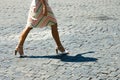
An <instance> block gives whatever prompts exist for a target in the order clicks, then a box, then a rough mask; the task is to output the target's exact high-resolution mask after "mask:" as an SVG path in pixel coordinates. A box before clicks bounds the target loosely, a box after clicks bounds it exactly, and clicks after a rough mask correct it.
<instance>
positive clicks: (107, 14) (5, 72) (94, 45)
mask: <svg viewBox="0 0 120 80" xmlns="http://www.w3.org/2000/svg"><path fill="white" fill-rule="evenodd" d="M30 3H31V0H17V1H16V0H0V4H1V5H0V30H1V31H0V80H120V0H49V3H50V5H51V7H52V8H53V11H54V13H55V15H56V18H57V19H58V25H59V32H60V37H61V41H62V43H63V45H64V46H65V47H66V48H67V49H68V50H69V51H70V52H71V54H69V55H68V56H67V55H64V56H57V55H56V53H55V50H54V47H55V43H54V41H53V39H52V36H51V32H50V29H46V28H43V29H38V28H37V29H33V30H32V31H31V32H30V34H29V35H28V37H27V40H26V42H25V46H24V51H25V54H27V55H28V56H29V57H28V58H22V59H20V58H18V56H14V54H13V53H14V49H15V46H16V45H17V41H18V38H19V34H20V32H21V31H22V29H23V28H24V26H25V24H26V19H27V13H28V10H29V6H30Z"/></svg>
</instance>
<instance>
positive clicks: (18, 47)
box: [15, 27, 32, 55]
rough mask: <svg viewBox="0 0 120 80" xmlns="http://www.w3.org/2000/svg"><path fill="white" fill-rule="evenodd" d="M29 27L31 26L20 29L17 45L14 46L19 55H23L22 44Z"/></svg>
mask: <svg viewBox="0 0 120 80" xmlns="http://www.w3.org/2000/svg"><path fill="white" fill-rule="evenodd" d="M31 29H32V28H30V27H25V28H24V30H23V31H22V33H21V34H20V38H19V42H18V45H17V47H16V51H18V52H19V54H20V55H24V51H23V45H24V42H25V39H26V37H27V35H28V33H29V32H30V30H31ZM16 53H17V52H16ZM16 53H15V54H16Z"/></svg>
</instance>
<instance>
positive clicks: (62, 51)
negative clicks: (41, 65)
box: [56, 46, 69, 54]
mask: <svg viewBox="0 0 120 80" xmlns="http://www.w3.org/2000/svg"><path fill="white" fill-rule="evenodd" d="M58 51H59V52H58ZM56 54H69V52H68V51H67V50H65V49H64V47H63V46H58V47H57V48H56Z"/></svg>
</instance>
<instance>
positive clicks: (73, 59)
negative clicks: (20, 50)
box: [26, 51, 98, 62]
mask: <svg viewBox="0 0 120 80" xmlns="http://www.w3.org/2000/svg"><path fill="white" fill-rule="evenodd" d="M88 53H94V51H90V52H86V53H80V54H77V55H75V56H70V55H67V54H63V55H47V56H27V57H26V58H51V59H60V60H61V61H63V62H95V61H97V60H98V59H97V58H91V57H84V56H82V55H84V54H88Z"/></svg>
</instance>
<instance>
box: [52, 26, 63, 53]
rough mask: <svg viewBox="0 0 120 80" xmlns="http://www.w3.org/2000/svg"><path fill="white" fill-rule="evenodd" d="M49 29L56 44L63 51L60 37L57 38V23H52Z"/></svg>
mask: <svg viewBox="0 0 120 80" xmlns="http://www.w3.org/2000/svg"><path fill="white" fill-rule="evenodd" d="M51 30H52V36H53V38H54V40H55V42H56V45H57V47H58V49H59V50H60V51H61V52H64V51H65V49H64V47H63V46H62V44H61V41H60V38H59V33H58V29H57V24H55V25H52V26H51Z"/></svg>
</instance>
